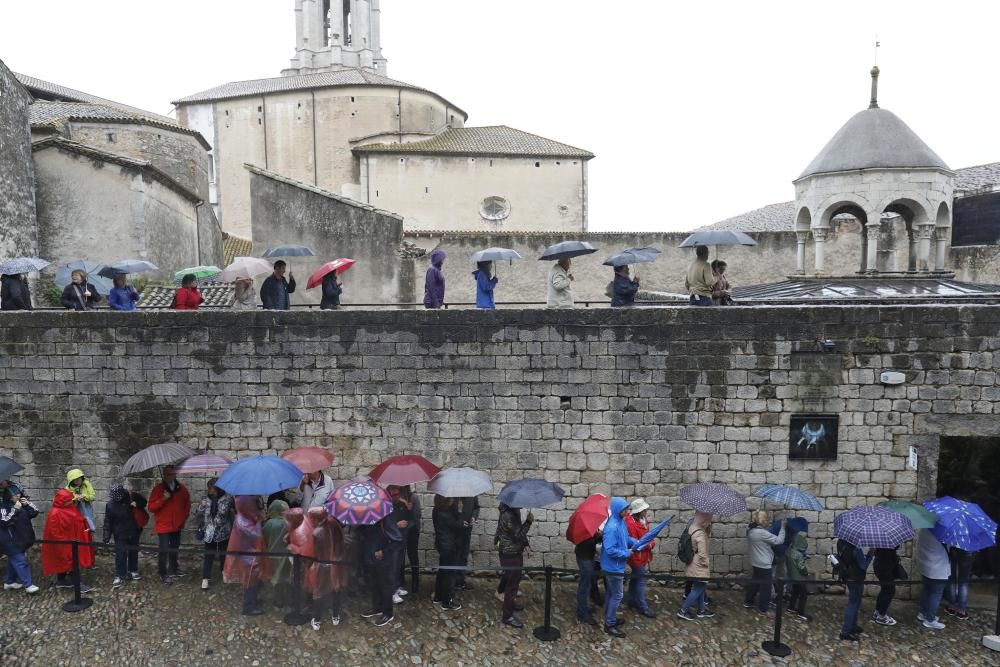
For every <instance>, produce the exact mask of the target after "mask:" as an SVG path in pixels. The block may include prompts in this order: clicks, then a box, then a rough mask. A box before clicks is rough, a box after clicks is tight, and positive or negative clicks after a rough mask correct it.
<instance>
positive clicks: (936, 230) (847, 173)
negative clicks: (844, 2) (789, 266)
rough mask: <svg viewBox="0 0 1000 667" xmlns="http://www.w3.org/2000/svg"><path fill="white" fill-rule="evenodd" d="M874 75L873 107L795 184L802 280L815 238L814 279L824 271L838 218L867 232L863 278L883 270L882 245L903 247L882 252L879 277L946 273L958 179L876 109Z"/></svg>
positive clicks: (902, 126) (901, 125) (886, 113)
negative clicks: (808, 248) (845, 218)
mask: <svg viewBox="0 0 1000 667" xmlns="http://www.w3.org/2000/svg"><path fill="white" fill-rule="evenodd" d="M871 76H872V90H871V103H870V104H869V106H868V108H867V109H865V110H864V111H860V112H858V113H856V114H854V116H852V117H851V119H850V120H848V121H847V123H845V124H844V126H843V127H842V128H840V130H839V131H838V132H837V133H836V134H835V135H833V138H832V139H830V141H829V142H828V143H827V144H826V146H824V147H823V150H821V151H820V152H819V154H818V155H816V157H815V158H814V159H813V161H812V162H810V163H809V166H808V167H806V168H805V170H804V171H803V172H802V174H801V175H800V176H799V177H798V178H797V179H796V180H795V181H794V183H795V203H796V210H797V213H796V219H795V231H796V233H797V236H798V242H799V253H798V272H799V273H806V269H805V244H806V243H807V242H808V239H809V236H810V234H811V235H812V238H813V243H814V251H815V252H814V256H815V273H816V274H818V275H822V274H824V273H826V272H827V271H826V268H825V256H824V244H825V242H826V241H827V239H828V238H829V237H830V234H831V233H833V232H834V227H835V225H834V224H833V220H834V218H837V217H838V216H841V217H842V216H845V215H849V216H853V217H854V218H855V219H857V221H858V222H859V223H860V224H861V225H862V226H863V233H862V235H861V237H862V253H861V254H862V257H861V261H860V263H859V267H858V268H859V270H860V271H861V272H864V273H877V272H878V271H879V264H880V258H879V240H880V238H883V239H885V240H886V243H887V245H893V246H896V245H899V246H905V247H890V248H884V249H883V255H884V257H883V260H884V261H882V264H883V267H882V270H886V271H891V272H930V271H944V270H945V267H944V264H945V258H946V257H947V250H948V245H949V243H950V241H951V216H952V210H951V206H952V199H953V191H954V182H953V177H954V172H953V171H952V170H951V169H949V168H948V165H947V164H945V162H944V160H942V159H941V158H940V157H939V156H938V154H937V153H935V152H934V151H933V150H931V148H930V147H929V146H928V145H927V144H925V143H924V142H923V140H922V139H921V138H920V137H919V136H917V134H916V133H915V132H914V131H913V130H911V129H910V127H909V126H908V125H907V124H906V123H904V122H903V121H902V120H900V118H899V117H898V116H897V115H896V114H894V113H892V112H891V111H889V110H887V109H882V108H879V105H878V76H879V69H878V67H873V68H872V71H871ZM883 227H885V229H883ZM895 227H898V233H897V232H896V231H894V230H895ZM932 238H933V241H932ZM895 239H900V240H901V241H902V240H903V239H905V240H906V241H908V242H905V243H903V242H900V243H896V242H895ZM932 243H933V245H934V247H933V249H932Z"/></svg>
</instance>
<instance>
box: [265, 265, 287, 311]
mask: <svg viewBox="0 0 1000 667" xmlns="http://www.w3.org/2000/svg"><path fill="white" fill-rule="evenodd" d="M287 266H288V265H287V264H285V262H284V260H281V259H279V260H278V261H277V262H275V263H274V273H272V274H271V275H269V276H268V277H267V280H265V281H264V284H263V285H261V286H260V302H261V303H262V304H263V305H264V310H291V309H292V297H291V296H289V295H290V294H292V292H294V291H295V276H293V275H292V274H291V273H289V274H288V278H285V270H286V268H287Z"/></svg>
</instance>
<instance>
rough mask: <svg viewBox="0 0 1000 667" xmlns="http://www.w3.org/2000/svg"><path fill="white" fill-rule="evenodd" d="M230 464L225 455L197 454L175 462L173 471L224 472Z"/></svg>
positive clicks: (198, 473)
mask: <svg viewBox="0 0 1000 667" xmlns="http://www.w3.org/2000/svg"><path fill="white" fill-rule="evenodd" d="M232 464H233V462H232V461H230V460H229V459H227V458H226V457H225V456H217V455H215V454H199V455H198V456H192V457H191V458H189V459H186V460H184V461H182V462H181V463H179V464H177V467H176V468H174V471H175V472H176V473H177V474H178V475H214V474H216V473H220V472H225V471H226V469H227V468H229V466H231V465H232Z"/></svg>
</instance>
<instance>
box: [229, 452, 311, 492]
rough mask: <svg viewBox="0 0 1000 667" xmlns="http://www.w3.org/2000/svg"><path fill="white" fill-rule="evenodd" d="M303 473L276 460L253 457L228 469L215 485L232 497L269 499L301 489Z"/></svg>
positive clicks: (265, 457) (240, 461)
mask: <svg viewBox="0 0 1000 667" xmlns="http://www.w3.org/2000/svg"><path fill="white" fill-rule="evenodd" d="M301 481H302V471H301V470H299V469H298V468H296V467H295V466H294V465H292V464H291V463H289V462H288V461H286V460H284V459H279V458H278V457H277V456H251V457H249V458H245V459H240V460H239V461H237V462H236V463H234V464H232V465H231V466H229V467H228V468H226V472H224V473H222V477H220V478H219V481H218V482H216V483H215V485H216V486H218V487H219V488H220V489H223V490H224V491H225V492H226V493H228V494H229V495H231V496H269V495H271V494H272V493H277V492H278V491H284V490H285V489H290V488H292V487H294V486H298V485H299V482H301Z"/></svg>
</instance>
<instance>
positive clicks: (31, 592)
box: [24, 584, 969, 618]
mask: <svg viewBox="0 0 1000 667" xmlns="http://www.w3.org/2000/svg"><path fill="white" fill-rule="evenodd" d="M38 591H39V588H38V586H36V585H34V584H31V585H30V586H28V587H27V588H25V589H24V592H25V593H27V594H28V595H34V594H35V593H37V592H38ZM963 613H964V612H963ZM965 617H966V618H968V617H969V615H968V614H965Z"/></svg>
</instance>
